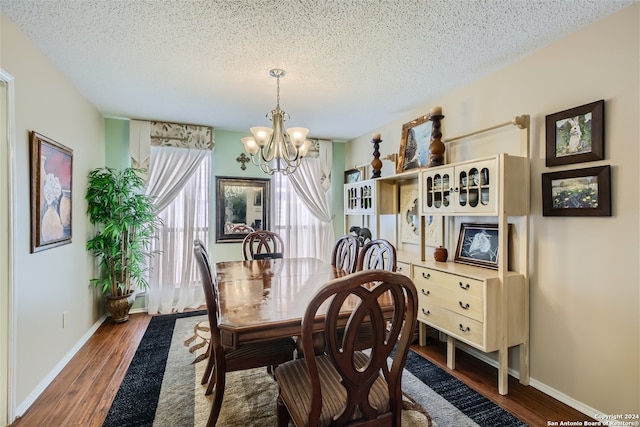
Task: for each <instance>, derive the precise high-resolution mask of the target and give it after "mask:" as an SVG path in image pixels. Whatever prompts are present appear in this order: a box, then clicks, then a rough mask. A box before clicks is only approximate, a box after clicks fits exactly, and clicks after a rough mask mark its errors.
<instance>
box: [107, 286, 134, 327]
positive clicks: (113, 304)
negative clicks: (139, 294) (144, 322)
mask: <svg viewBox="0 0 640 427" xmlns="http://www.w3.org/2000/svg"><path fill="white" fill-rule="evenodd" d="M134 301H135V295H134V293H133V292H131V293H129V294H127V295H121V296H113V295H107V304H106V308H107V312H109V314H110V315H111V319H112V320H113V323H122V322H126V321H127V320H129V310H131V306H132V305H133V302H134Z"/></svg>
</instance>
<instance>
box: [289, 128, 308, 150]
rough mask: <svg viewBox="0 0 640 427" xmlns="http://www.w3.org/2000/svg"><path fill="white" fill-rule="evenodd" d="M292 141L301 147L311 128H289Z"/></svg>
mask: <svg viewBox="0 0 640 427" xmlns="http://www.w3.org/2000/svg"><path fill="white" fill-rule="evenodd" d="M287 133H288V134H289V138H290V139H291V143H292V144H293V145H295V146H296V147H300V146H301V145H302V144H303V143H304V141H305V140H306V139H307V134H308V133H309V129H306V128H289V129H287Z"/></svg>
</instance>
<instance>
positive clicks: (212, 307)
mask: <svg viewBox="0 0 640 427" xmlns="http://www.w3.org/2000/svg"><path fill="white" fill-rule="evenodd" d="M193 251H194V253H195V256H196V262H197V264H198V267H199V269H200V275H201V276H202V287H203V289H204V296H205V301H206V304H207V316H208V317H209V328H210V330H211V340H210V341H209V347H208V349H207V355H208V361H207V367H206V368H205V372H204V375H203V376H202V380H201V384H203V385H204V384H207V391H206V392H205V394H207V395H209V394H211V393H213V404H212V406H211V412H210V413H209V420H208V421H207V426H208V427H213V426H215V425H216V421H217V420H218V416H219V415H220V408H221V407H222V399H223V397H224V387H225V375H226V373H227V372H233V371H240V370H244V369H251V368H259V367H263V366H266V367H275V366H277V365H279V364H281V363H284V362H286V361H289V360H292V359H293V355H294V350H295V347H296V345H295V342H294V341H293V339H292V338H284V339H276V340H272V341H266V342H260V343H252V344H245V345H241V346H240V347H239V348H237V349H230V348H225V347H224V346H223V345H222V343H221V340H220V330H219V329H218V307H217V304H218V302H217V301H218V298H217V291H216V287H215V285H214V283H213V277H212V274H211V264H210V262H209V255H208V253H207V250H206V249H205V247H204V244H203V243H202V241H200V240H196V241H195V242H194V244H193Z"/></svg>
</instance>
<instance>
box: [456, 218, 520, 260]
mask: <svg viewBox="0 0 640 427" xmlns="http://www.w3.org/2000/svg"><path fill="white" fill-rule="evenodd" d="M499 237H500V236H499V233H498V224H474V223H462V224H460V234H459V235H458V246H457V247H456V253H455V257H454V261H455V262H458V263H461V264H470V265H477V266H480V267H486V268H491V269H494V270H497V269H498V257H499V253H500V238H499ZM507 240H508V239H507Z"/></svg>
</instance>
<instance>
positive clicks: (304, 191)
mask: <svg viewBox="0 0 640 427" xmlns="http://www.w3.org/2000/svg"><path fill="white" fill-rule="evenodd" d="M322 176H323V174H322V168H321V163H320V160H319V159H318V158H312V157H309V158H305V160H304V161H303V162H302V163H301V164H300V166H299V167H298V169H297V170H296V171H295V172H294V173H293V174H291V175H288V178H287V177H286V176H283V175H282V174H274V181H275V188H276V194H275V205H276V206H275V231H276V232H277V233H278V234H280V235H281V236H282V238H283V240H284V243H285V248H286V252H285V256H286V257H312V258H320V259H322V260H325V261H327V262H329V261H330V260H331V251H332V249H333V244H334V232H333V223H332V214H331V207H330V205H329V200H330V199H329V198H328V197H327V193H326V192H325V190H324V189H323V187H322V183H321V177H322Z"/></svg>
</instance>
